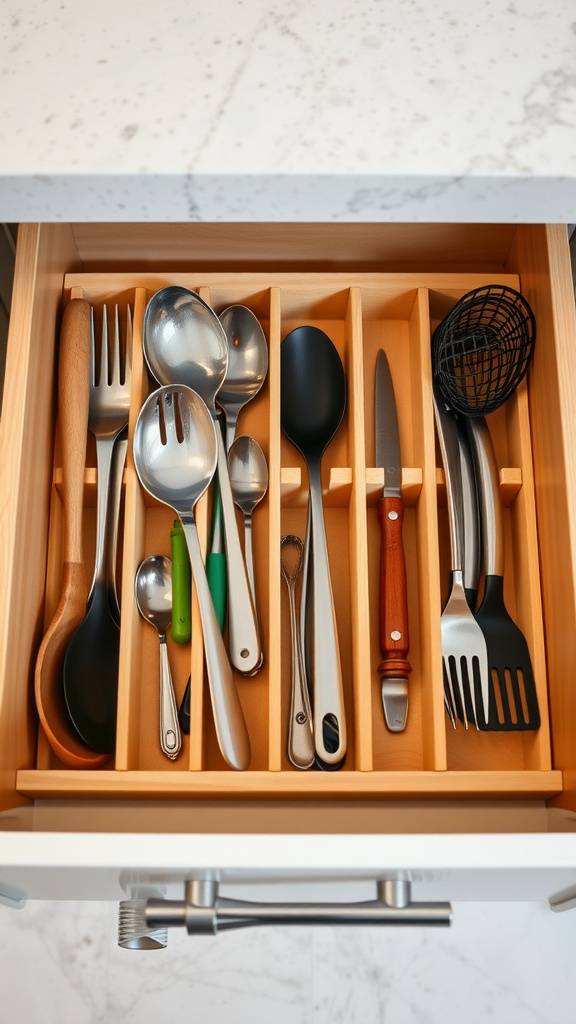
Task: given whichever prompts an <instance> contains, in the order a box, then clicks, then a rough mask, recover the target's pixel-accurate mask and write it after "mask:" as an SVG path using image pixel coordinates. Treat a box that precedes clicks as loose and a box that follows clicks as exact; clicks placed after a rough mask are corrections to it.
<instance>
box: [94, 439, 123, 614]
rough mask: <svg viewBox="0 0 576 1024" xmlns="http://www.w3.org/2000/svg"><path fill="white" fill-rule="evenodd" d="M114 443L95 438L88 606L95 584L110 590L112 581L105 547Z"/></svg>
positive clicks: (110, 440)
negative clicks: (93, 544) (93, 525)
mask: <svg viewBox="0 0 576 1024" xmlns="http://www.w3.org/2000/svg"><path fill="white" fill-rule="evenodd" d="M115 441H116V436H114V437H97V438H96V474H97V479H96V488H97V498H96V554H95V556H94V577H93V580H92V586H91V587H90V593H89V595H88V604H90V601H91V599H92V595H93V593H94V588H95V587H96V585H97V584H105V585H110V589H111V590H112V581H111V580H110V579H109V578H108V572H109V565H110V560H109V557H108V555H107V545H108V544H109V532H108V530H109V522H110V515H109V511H110V481H111V476H112V460H113V455H114V443H115Z"/></svg>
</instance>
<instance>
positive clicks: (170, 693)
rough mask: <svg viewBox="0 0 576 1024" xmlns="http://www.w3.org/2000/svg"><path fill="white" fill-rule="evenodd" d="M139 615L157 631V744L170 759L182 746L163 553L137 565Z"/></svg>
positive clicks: (169, 584) (169, 596)
mask: <svg viewBox="0 0 576 1024" xmlns="http://www.w3.org/2000/svg"><path fill="white" fill-rule="evenodd" d="M134 590H135V594H136V604H137V605H138V611H139V612H140V614H141V616H142V618H143V619H146V621H147V622H150V623H151V625H153V626H154V628H155V629H156V630H157V631H158V641H159V645H160V716H159V721H160V747H161V749H162V752H163V753H164V754H166V757H169V758H170V760H171V761H174V760H175V759H176V758H177V757H178V754H179V753H180V750H181V749H182V735H181V732H180V725H179V722H178V708H177V707H176V697H175V696H174V686H173V684H172V673H171V671H170V662H169V661H168V642H167V633H168V630H169V629H170V624H171V622H172V563H171V561H170V559H169V558H166V557H165V556H164V555H149V556H148V558H145V559H144V561H143V562H141V564H140V565H139V567H138V571H137V573H136V580H135V584H134Z"/></svg>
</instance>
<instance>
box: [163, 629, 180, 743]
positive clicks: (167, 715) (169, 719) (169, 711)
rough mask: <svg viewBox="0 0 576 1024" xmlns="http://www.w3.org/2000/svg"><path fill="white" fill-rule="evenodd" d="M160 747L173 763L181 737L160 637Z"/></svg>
mask: <svg viewBox="0 0 576 1024" xmlns="http://www.w3.org/2000/svg"><path fill="white" fill-rule="evenodd" d="M160 746H161V748H162V752H163V753H164V754H166V757H169V758H170V760H171V761H174V760H175V759H176V758H177V757H178V754H179V753H180V750H181V748H182V735H181V732H180V723H179V721H178V708H177V706H176V697H175V696H174V686H173V684H172V673H171V671H170V662H169V661H168V644H167V642H166V637H165V636H161V637H160Z"/></svg>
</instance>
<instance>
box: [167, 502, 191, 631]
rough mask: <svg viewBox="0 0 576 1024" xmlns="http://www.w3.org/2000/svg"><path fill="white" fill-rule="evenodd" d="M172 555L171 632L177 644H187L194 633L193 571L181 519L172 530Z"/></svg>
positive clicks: (176, 520)
mask: <svg viewBox="0 0 576 1024" xmlns="http://www.w3.org/2000/svg"><path fill="white" fill-rule="evenodd" d="M170 545H171V555H172V625H171V627H170V632H171V634H172V639H173V640H174V641H175V642H176V643H177V644H187V643H189V641H190V637H191V635H192V613H191V597H190V595H191V586H192V573H191V569H190V557H189V555H188V548H187V546H186V537H185V536H184V530H183V529H182V523H181V522H180V520H179V519H175V520H174V527H173V529H172V530H170Z"/></svg>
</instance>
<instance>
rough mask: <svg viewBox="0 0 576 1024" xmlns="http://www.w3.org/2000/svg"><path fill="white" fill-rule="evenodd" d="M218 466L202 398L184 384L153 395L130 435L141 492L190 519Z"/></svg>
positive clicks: (213, 430)
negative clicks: (132, 440) (144, 491)
mask: <svg viewBox="0 0 576 1024" xmlns="http://www.w3.org/2000/svg"><path fill="white" fill-rule="evenodd" d="M216 461H217V444H216V428H215V425H214V420H213V418H212V416H211V414H210V411H209V409H208V408H207V406H206V404H205V402H203V401H202V399H201V398H200V396H199V395H197V394H196V392H195V391H192V390H191V388H188V387H186V386H185V385H183V384H168V385H165V386H164V387H162V388H159V389H158V391H154V392H153V393H152V394H151V395H150V396H149V397H148V398H147V399H146V401H145V402H144V405H143V406H142V408H141V410H140V413H139V415H138V419H137V421H136V427H135V429H134V465H135V467H136V472H137V473H138V477H139V479H140V483H141V484H142V486H143V487H144V488H145V490H147V491H148V493H149V494H151V495H152V496H153V497H154V498H157V499H158V501H162V502H164V504H165V505H170V506H171V507H172V508H173V509H175V511H176V512H178V514H179V515H185V514H190V513H191V511H192V509H193V507H194V505H195V504H196V502H197V501H198V499H199V498H201V497H202V495H203V494H204V491H205V490H206V488H207V487H208V485H209V483H210V481H211V480H212V477H213V476H214V473H215V470H216Z"/></svg>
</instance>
